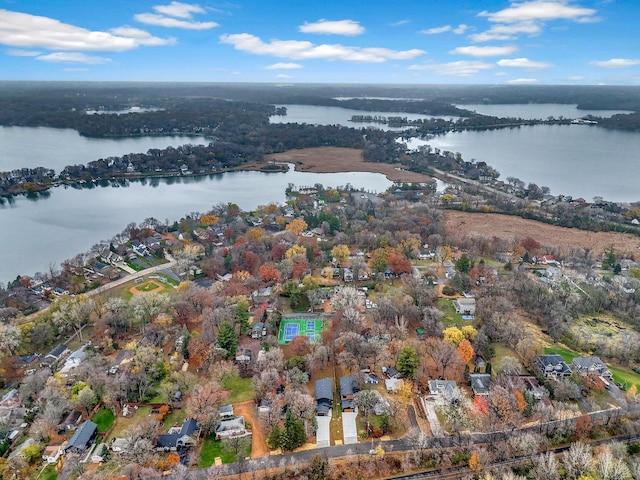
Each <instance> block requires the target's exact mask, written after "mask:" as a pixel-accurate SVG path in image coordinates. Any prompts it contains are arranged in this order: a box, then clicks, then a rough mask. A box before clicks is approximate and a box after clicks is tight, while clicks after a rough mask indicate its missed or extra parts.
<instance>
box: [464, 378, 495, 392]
mask: <svg viewBox="0 0 640 480" xmlns="http://www.w3.org/2000/svg"><path fill="white" fill-rule="evenodd" d="M469 378H470V379H471V388H472V389H473V393H475V394H480V395H483V394H486V393H489V385H490V384H491V375H489V374H488V373H472V374H471V375H469Z"/></svg>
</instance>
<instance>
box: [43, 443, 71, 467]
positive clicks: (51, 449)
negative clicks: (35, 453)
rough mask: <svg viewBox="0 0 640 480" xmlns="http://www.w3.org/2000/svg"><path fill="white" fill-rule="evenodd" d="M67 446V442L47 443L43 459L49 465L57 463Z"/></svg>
mask: <svg viewBox="0 0 640 480" xmlns="http://www.w3.org/2000/svg"><path fill="white" fill-rule="evenodd" d="M66 446H67V442H63V443H62V444H56V445H47V446H46V447H45V448H44V451H43V452H42V460H44V461H45V462H47V463H48V464H49V465H55V464H56V463H58V460H60V457H61V456H62V454H63V453H64V449H65V447H66Z"/></svg>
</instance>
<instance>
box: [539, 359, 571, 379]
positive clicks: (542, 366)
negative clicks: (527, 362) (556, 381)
mask: <svg viewBox="0 0 640 480" xmlns="http://www.w3.org/2000/svg"><path fill="white" fill-rule="evenodd" d="M535 368H536V369H537V370H538V371H539V372H540V373H541V374H542V375H543V376H544V377H546V378H559V377H568V376H569V375H571V372H572V370H571V367H569V365H567V363H566V362H565V361H564V360H563V359H562V357H561V356H560V355H558V354H555V353H554V354H550V355H538V357H537V358H536V362H535Z"/></svg>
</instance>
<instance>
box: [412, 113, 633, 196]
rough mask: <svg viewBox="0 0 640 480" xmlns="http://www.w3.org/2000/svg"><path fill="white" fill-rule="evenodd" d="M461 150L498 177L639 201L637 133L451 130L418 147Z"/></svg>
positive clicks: (564, 128)
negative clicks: (481, 162)
mask: <svg viewBox="0 0 640 480" xmlns="http://www.w3.org/2000/svg"><path fill="white" fill-rule="evenodd" d="M426 144H428V145H431V146H432V147H434V148H439V149H441V150H448V151H451V152H454V153H455V152H460V153H461V154H462V157H463V158H464V159H465V160H476V161H484V162H487V163H488V164H489V165H491V166H492V167H494V168H496V169H497V170H498V171H499V172H500V179H502V180H505V179H506V178H507V177H516V178H519V179H521V180H522V181H524V182H525V183H529V182H533V183H536V184H538V186H543V185H544V186H548V187H550V188H551V193H552V194H554V195H558V194H564V195H572V196H573V197H576V198H577V197H582V198H584V199H585V200H587V201H591V200H592V199H593V197H594V196H601V197H604V198H605V199H606V200H609V201H616V202H633V201H639V200H640V189H639V188H638V186H639V185H640V169H639V168H638V165H639V164H640V134H638V133H633V132H625V131H620V130H608V129H604V128H599V127H595V126H588V125H537V126H531V127H518V128H508V129H507V128H505V129H499V130H486V131H471V130H469V131H463V132H451V133H447V134H445V135H440V136H436V137H433V138H429V139H428V140H419V139H411V140H409V141H408V142H407V145H408V146H409V148H416V147H418V146H419V145H426Z"/></svg>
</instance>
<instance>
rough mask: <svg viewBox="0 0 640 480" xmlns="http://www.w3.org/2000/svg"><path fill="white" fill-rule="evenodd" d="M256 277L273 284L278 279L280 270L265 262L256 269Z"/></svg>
mask: <svg viewBox="0 0 640 480" xmlns="http://www.w3.org/2000/svg"><path fill="white" fill-rule="evenodd" d="M258 277H259V278H260V280H261V281H263V282H265V283H267V284H269V285H273V284H276V283H278V282H279V281H280V272H279V271H278V269H277V268H276V267H275V266H274V265H273V264H268V263H266V264H264V265H261V266H260V268H259V269H258Z"/></svg>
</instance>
